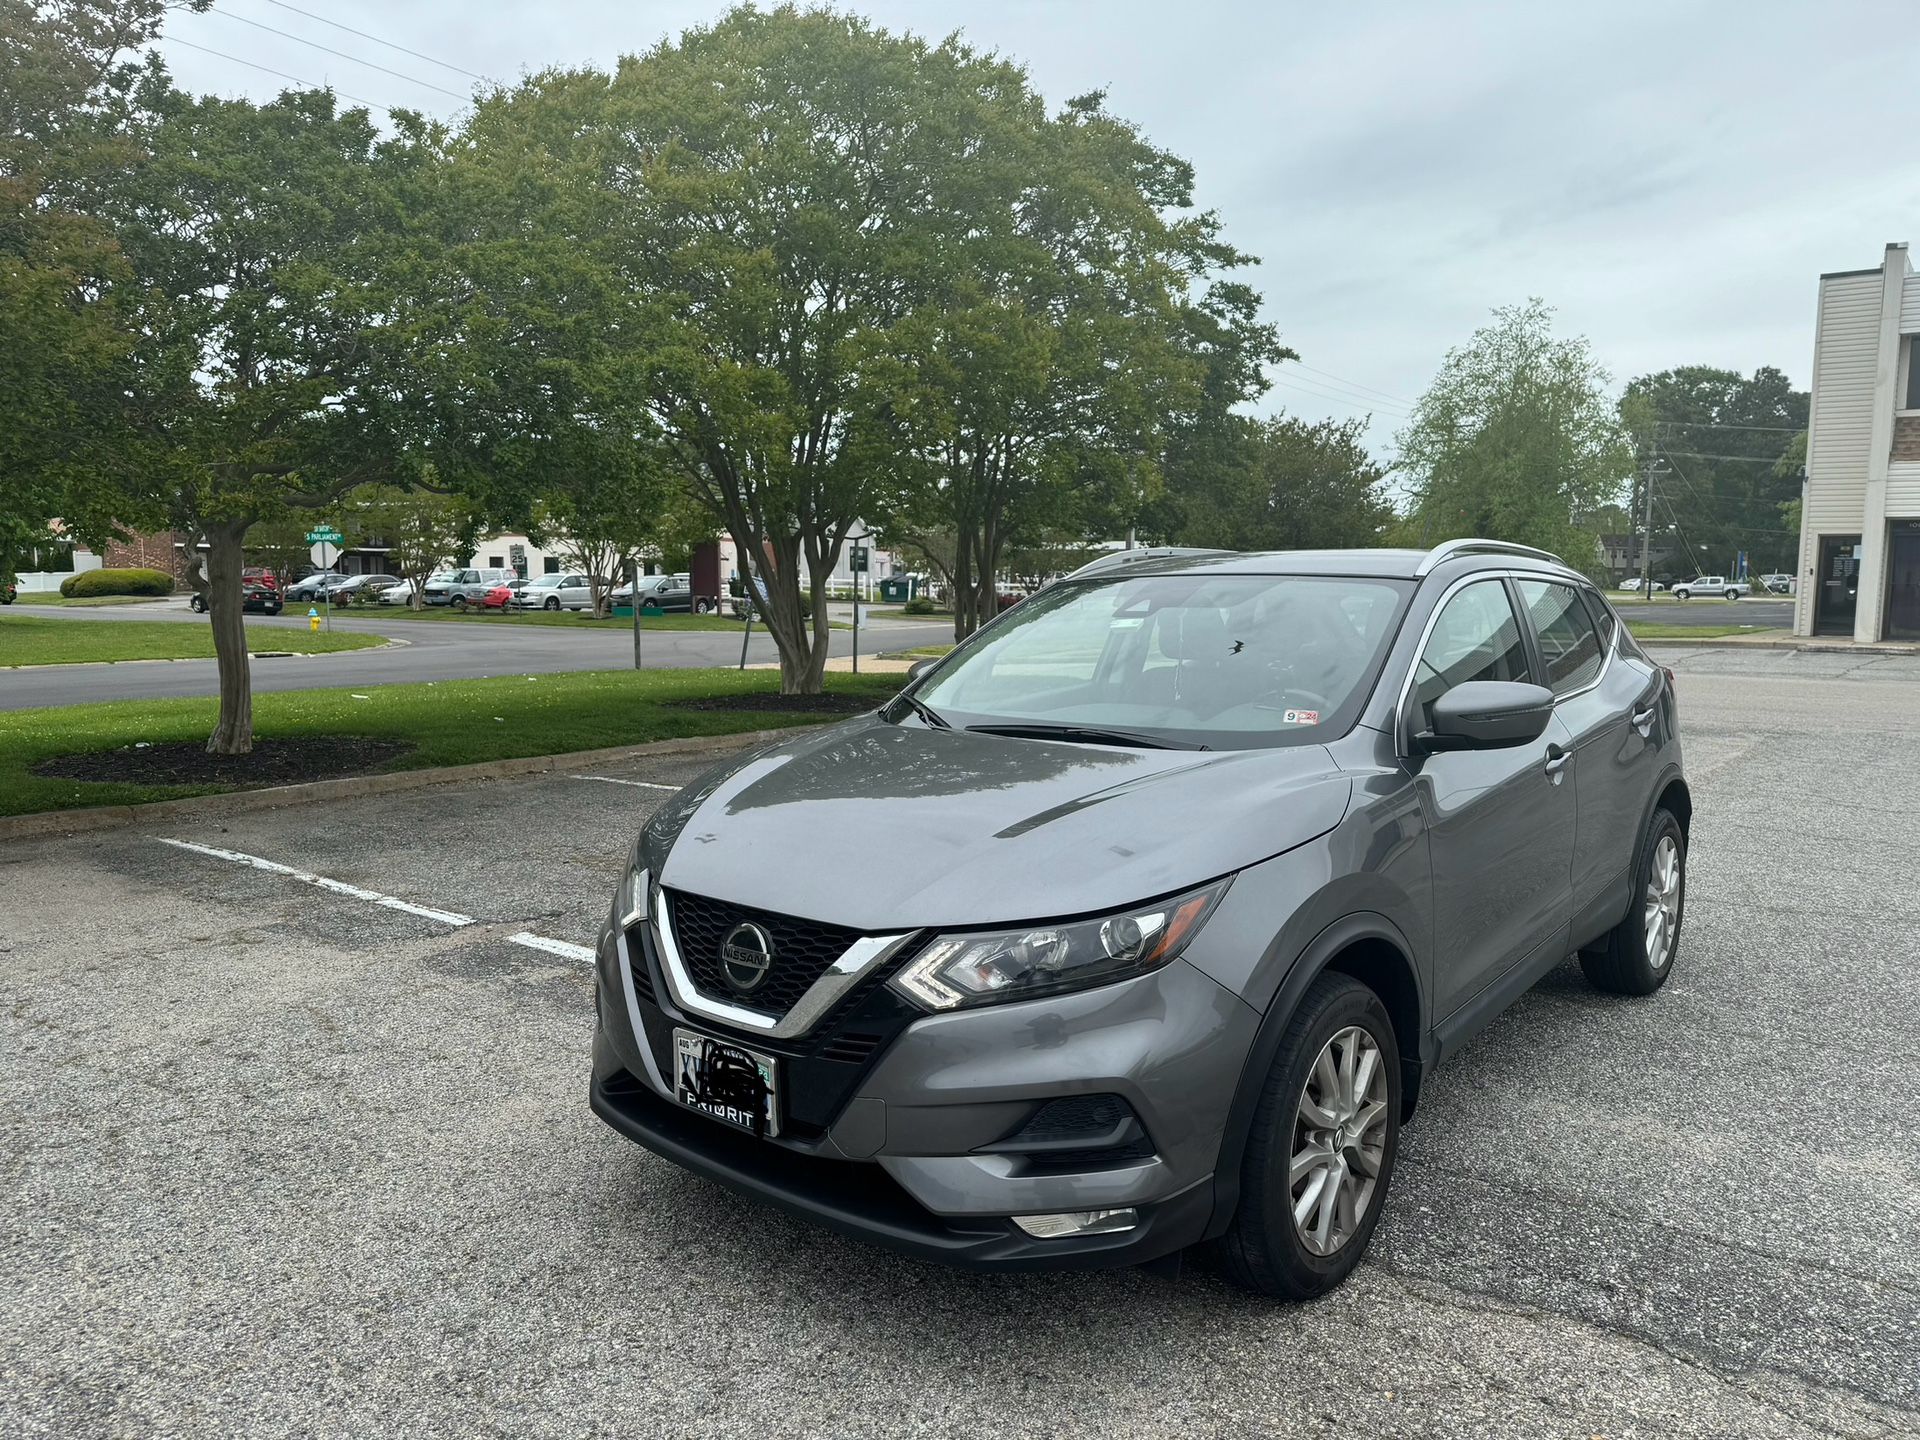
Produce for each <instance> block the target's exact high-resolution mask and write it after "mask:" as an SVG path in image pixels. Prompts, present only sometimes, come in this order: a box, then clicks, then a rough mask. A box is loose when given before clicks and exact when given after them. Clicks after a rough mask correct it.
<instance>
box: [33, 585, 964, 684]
mask: <svg viewBox="0 0 1920 1440" xmlns="http://www.w3.org/2000/svg"><path fill="white" fill-rule="evenodd" d="M28 613H32V614H34V615H36V616H41V615H53V616H59V617H60V618H61V619H63V620H71V621H73V622H74V623H76V624H108V625H110V624H113V623H115V622H116V621H121V620H172V621H178V622H180V623H183V624H189V623H190V624H195V625H205V624H206V623H207V621H206V618H205V617H204V616H200V615H195V614H194V613H193V612H192V611H191V610H189V609H188V608H187V606H186V602H185V601H167V602H163V603H159V604H154V605H116V606H110V607H101V608H98V609H77V608H76V609H70V610H61V609H59V608H57V607H53V606H48V607H44V608H42V609H38V610H34V611H31V612H28ZM247 624H248V625H249V626H264V627H266V628H267V629H275V628H288V627H291V628H294V629H299V628H301V627H302V626H304V625H305V624H306V620H305V619H304V618H302V617H300V616H294V615H280V616H265V615H249V616H248V617H247ZM333 625H334V628H335V629H337V630H353V631H362V632H365V633H369V634H376V635H386V636H389V637H392V638H394V639H397V640H399V641H401V642H402V643H401V644H399V645H397V646H394V647H392V648H382V649H373V650H348V651H343V652H341V653H339V654H334V655H286V656H276V657H272V658H257V659H255V660H254V662H253V688H254V689H255V691H270V690H317V689H322V688H326V687H328V686H339V685H404V684H410V683H413V682H415V681H421V680H474V679H481V678H484V677H486V676H489V675H552V674H559V673H561V672H564V671H572V670H608V669H626V668H627V667H629V666H631V665H632V664H633V635H632V632H630V631H627V630H623V629H609V628H605V627H601V626H582V627H581V628H580V629H577V630H575V629H570V628H569V627H567V626H566V625H543V624H533V623H528V624H520V623H516V621H515V620H514V619H511V618H501V619H484V620H483V619H475V620H442V621H420V620H408V619H404V618H402V617H400V616H397V615H393V614H382V613H380V610H379V608H378V607H371V608H368V609H362V610H355V611H352V612H351V613H340V614H336V615H335V616H334V619H333ZM642 625H643V632H644V633H643V635H642V637H641V646H642V651H643V654H644V657H645V661H646V665H647V667H648V668H649V669H663V670H677V669H688V668H698V667H703V666H725V665H737V664H739V662H740V641H741V633H740V628H739V627H735V628H733V629H729V630H723V631H713V630H659V629H655V630H645V629H644V621H643V622H642ZM828 639H829V649H830V651H831V653H832V654H834V655H836V656H839V655H851V654H852V653H853V639H854V637H853V632H852V631H850V630H835V631H832V632H831V633H830V635H829V637H828ZM952 639H953V622H952V621H951V620H946V621H934V622H931V623H927V622H918V621H905V620H898V619H885V620H867V619H864V618H863V619H862V622H861V626H860V653H861V654H862V655H873V654H877V653H879V652H880V651H883V650H906V649H911V648H913V647H914V646H916V645H935V644H941V643H947V642H951V641H952ZM779 658H780V657H779V652H778V651H777V650H776V649H775V648H774V644H773V641H772V640H771V639H769V638H768V636H767V634H766V631H765V630H764V629H762V628H761V627H760V626H758V625H756V626H755V627H754V629H753V634H752V635H751V636H750V637H748V641H747V663H748V664H750V665H753V664H765V663H771V662H773V661H777V660H778V659H779ZM322 660H324V661H327V662H333V661H338V662H340V663H338V664H334V663H327V664H316V663H314V662H315V661H322ZM219 690H220V686H219V672H218V670H217V668H216V666H215V664H214V662H213V661H211V660H167V661H136V662H124V661H123V662H121V663H120V664H117V665H41V666H34V667H31V668H27V669H19V670H4V671H0V710H26V709H32V708H35V707H38V706H42V705H82V704H86V703H88V702H91V701H96V700H155V699H161V698H163V697H171V696H186V695H217V694H218V693H219Z"/></svg>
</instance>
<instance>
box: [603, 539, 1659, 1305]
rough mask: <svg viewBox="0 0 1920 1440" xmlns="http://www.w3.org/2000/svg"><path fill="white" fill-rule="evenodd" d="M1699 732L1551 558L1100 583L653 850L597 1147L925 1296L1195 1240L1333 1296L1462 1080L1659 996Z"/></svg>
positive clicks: (812, 740)
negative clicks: (730, 1195)
mask: <svg viewBox="0 0 1920 1440" xmlns="http://www.w3.org/2000/svg"><path fill="white" fill-rule="evenodd" d="M1675 719H1676V717H1675V705H1674V696H1673V688H1672V676H1671V675H1670V674H1669V673H1668V672H1666V671H1665V670H1663V669H1662V668H1661V667H1660V666H1658V665H1656V664H1654V663H1653V662H1652V661H1651V660H1649V659H1648V658H1647V656H1646V655H1645V653H1643V652H1642V651H1641V649H1640V647H1639V646H1638V645H1637V644H1635V643H1634V641H1633V639H1632V637H1631V636H1629V635H1628V634H1627V632H1626V630H1625V627H1624V626H1623V625H1622V624H1621V623H1620V620H1619V618H1618V617H1617V616H1616V615H1615V613H1614V612H1613V610H1612V609H1611V608H1610V607H1609V606H1608V604H1607V602H1606V600H1605V598H1604V597H1603V596H1601V595H1600V594H1599V593H1598V592H1597V591H1596V590H1595V589H1594V588H1593V587H1592V586H1591V585H1589V584H1588V583H1587V581H1586V580H1585V579H1584V578H1583V577H1582V576H1580V575H1579V574H1577V573H1575V572H1574V571H1573V570H1571V569H1569V568H1568V567H1566V566H1565V565H1563V564H1561V563H1560V562H1559V561H1558V560H1557V559H1555V558H1554V557H1553V556H1550V555H1545V554H1543V553H1541V552H1538V551H1530V550H1524V549H1521V548H1519V547H1514V546H1506V545H1499V544H1495V543H1492V542H1488V541H1477V540H1464V541H1451V542H1449V543H1447V544H1445V545H1442V546H1440V547H1438V548H1437V549H1435V550H1432V551H1430V552H1416V551H1403V550H1366V551H1330V552H1320V553H1311V552H1302V553H1289V554H1273V555H1233V554H1222V553H1214V552H1205V553H1194V552H1172V551H1159V552H1142V551H1133V552H1126V553H1123V554H1121V555H1117V556H1111V557H1107V558H1105V559H1102V560H1100V561H1096V562H1095V563H1094V564H1093V565H1091V566H1089V567H1087V568H1086V569H1084V570H1082V571H1080V572H1078V573H1076V574H1075V575H1073V576H1071V577H1069V578H1068V579H1066V580H1064V581H1061V582H1059V583H1057V584H1055V585H1053V586H1051V587H1049V588H1047V589H1045V590H1043V591H1041V592H1040V593H1039V594H1037V595H1035V596H1033V597H1032V598H1031V599H1029V600H1028V601H1027V602H1026V603H1025V604H1023V605H1021V606H1019V607H1018V608H1017V609H1014V610H1012V611H1009V612H1008V613H1006V614H1005V615H1003V616H1001V617H1000V618H999V619H998V620H996V621H995V622H994V623H993V624H991V625H989V626H987V627H986V628H985V629H983V630H982V631H980V632H979V633H978V634H977V635H975V636H974V637H973V638H972V639H970V640H968V641H967V642H966V643H965V644H964V645H962V646H960V647H959V648H958V649H956V650H955V651H954V652H953V653H952V654H951V655H949V656H947V657H946V658H945V659H943V660H941V661H939V662H937V663H936V664H934V665H933V666H932V667H931V668H930V669H927V670H925V671H924V672H922V673H919V674H917V675H915V676H914V677H913V679H912V681H911V683H910V684H909V685H908V686H907V688H906V689H905V690H904V691H903V692H902V693H901V694H900V695H899V696H897V697H896V698H895V699H894V700H893V701H892V702H890V703H889V704H888V705H886V706H885V707H883V708H882V709H880V710H879V711H877V712H875V713H873V714H870V715H865V716H862V717H860V718H858V719H854V720H850V721H848V722H846V723H844V724H840V725H836V726H833V727H831V728H829V729H825V730H821V731H815V732H811V733H808V734H805V735H801V736H797V737H795V738H792V739H788V740H783V741H781V742H779V743H778V744H775V745H773V746H770V747H768V748H764V749H761V750H759V751H757V752H755V753H752V754H750V755H747V756H745V757H744V758H739V759H736V760H734V761H732V762H730V763H729V764H727V765H725V766H723V767H721V768H720V769H718V770H716V771H714V772H712V773H710V774H708V775H707V776H705V777H704V778H702V779H701V780H699V781H697V782H696V783H695V784H693V785H692V786H690V787H689V788H687V789H686V790H684V791H682V792H680V793H679V794H678V795H676V796H675V797H674V798H672V799H671V800H669V801H668V802H667V803H666V804H665V805H664V806H662V807H661V809H660V810H659V811H657V812H656V813H655V814H654V815H653V817H652V818H651V820H649V822H648V823H647V825H646V826H645V828H644V830H643V831H642V833H641V835H640V838H639V841H638V843H637V844H636V846H635V849H634V852H633V856H632V860H631V864H630V866H629V869H628V873H627V874H626V876H625V877H624V879H623V880H622V882H621V885H620V887H619V891H618V894H617V896H616V898H615V900H614V905H613V911H612V914H611V916H610V918H609V920H608V923H607V926H606V929H605V931H604V933H603V934H602V935H601V937H600V943H599V947H598V962H597V967H596V977H597V985H596V993H597V1007H598V1025H597V1028H596V1030H595V1036H594V1046H593V1076H592V1082H591V1100H592V1104H593V1108H594V1109H595V1110H596V1111H597V1112H598V1113H599V1114H600V1115H601V1117H602V1118H604V1119H605V1120H606V1121H607V1122H608V1123H609V1124H611V1125H612V1126H613V1127H614V1128H615V1129H617V1130H619V1131H620V1132H621V1133H623V1134H625V1135H627V1136H629V1137H631V1138H632V1139H634V1140H637V1141H639V1142H640V1143H641V1144H643V1145H645V1146H647V1147H649V1148H650V1149H652V1150H654V1151H657V1152H658V1153H659V1154H661V1155H664V1156H666V1157H668V1158H669V1159H672V1160H674V1161H677V1162H678V1163H679V1164H681V1165H684V1166H686V1167H687V1168H688V1169H691V1170H694V1171H697V1172H698V1173H700V1174H702V1175H706V1176H709V1177H711V1178H713V1179H715V1180H718V1181H720V1182H722V1183H724V1184H727V1185H730V1186H733V1187H735V1188H737V1189H739V1190H743V1191H745V1192H747V1193H748V1194H750V1195H755V1196H758V1197H760V1198H761V1199H763V1200H767V1201H770V1202H772V1203H774V1204H776V1205H780V1206H782V1207H784V1208H786V1209H788V1210H791V1211H794V1212H797V1213H799V1214H801V1215H805V1216H808V1217H810V1218H812V1219H814V1220H817V1221H820V1222H823V1223H825V1224H827V1225H830V1226H833V1227H834V1228H836V1229H839V1230H842V1231H846V1232H848V1233H851V1234H854V1235H858V1236H862V1237H865V1238H867V1239H870V1240H873V1241H876V1242H878V1243H880V1244H884V1245H890V1246H893V1247H895V1248H897V1249H900V1250H903V1251H905V1252H907V1253H909V1254H912V1255H916V1256H920V1257H924V1258H929V1259H936V1260H943V1261H948V1262H953V1263H958V1264H966V1265H974V1266H981V1267H987V1268H1004V1269H1021V1268H1040V1267H1072V1266H1105V1265H1126V1264H1134V1263H1138V1262H1141V1261H1146V1260H1153V1259H1157V1258H1160V1257H1163V1256H1168V1255H1171V1254H1174V1253H1175V1252H1178V1251H1182V1250H1184V1249H1185V1248H1186V1247H1188V1246H1192V1245H1196V1244H1199V1243H1201V1242H1208V1243H1209V1244H1210V1248H1211V1249H1212V1250H1213V1252H1214V1253H1215V1254H1216V1255H1217V1257H1218V1258H1219V1261H1220V1263H1222V1264H1223V1265H1224V1267H1225V1268H1226V1270H1227V1272H1228V1273H1229V1274H1230V1275H1231V1276H1232V1277H1233V1278H1235V1279H1236V1280H1238V1281H1239V1282H1241V1283H1242V1284H1244V1285H1247V1286H1249V1287H1250V1288H1252V1289H1255V1290H1258V1291H1261V1292H1264V1293H1267V1294H1272V1295H1281V1296H1289V1297H1296V1298H1304V1297H1309V1296H1314V1295H1318V1294H1321V1293H1323V1292H1324V1291H1326V1290H1328V1289H1329V1288H1331V1287H1332V1286H1334V1285H1336V1284H1338V1283H1339V1282H1340V1280H1341V1279H1343V1278H1344V1277H1345V1276H1346V1274H1347V1273H1348V1271H1350V1270H1351V1269H1352V1268H1353V1266H1354V1265H1355V1264H1356V1263H1357V1262H1358V1260H1359V1258H1360V1255H1361V1254H1362V1252H1364V1251H1365V1249H1366V1247H1367V1243H1368V1240H1369V1239H1370V1237H1371V1235H1372V1233H1373V1229H1374V1226H1375V1224H1376V1223H1377V1221H1378V1219H1379V1216H1380V1211H1381V1208H1382V1206H1383V1204H1384V1202H1385V1199H1386V1193H1387V1188H1388V1185H1389V1183H1390V1182H1391V1180H1392V1177H1393V1166H1394V1155H1395V1151H1396V1148H1397V1145H1398V1140H1399V1134H1400V1126H1401V1125H1402V1123H1403V1122H1405V1121H1406V1120H1407V1119H1408V1118H1409V1117H1410V1116H1411V1115H1412V1114H1413V1112H1414V1108H1415V1105H1416V1103H1417V1102H1418V1100H1419V1096H1420V1087H1421V1084H1422V1082H1423V1080H1424V1079H1425V1077H1426V1076H1427V1074H1428V1073H1429V1072H1431V1071H1432V1069H1433V1068H1434V1066H1436V1065H1438V1064H1440V1063H1441V1062H1442V1061H1444V1060H1446V1059H1447V1058H1448V1057H1449V1056H1451V1055H1453V1054H1454V1053H1455V1052H1456V1051H1458V1050H1459V1049H1460V1048H1461V1047H1462V1046H1463V1045H1465V1044H1466V1043H1467V1041H1468V1040H1470V1039H1471V1038H1472V1037H1473V1035H1474V1034H1475V1033H1476V1032H1477V1031H1479V1030H1480V1029H1481V1028H1482V1027H1484V1026H1485V1025H1486V1024H1487V1023H1488V1022H1489V1021H1491V1020H1492V1019H1493V1018H1494V1017H1495V1016H1496V1015H1498V1014H1499V1013H1500V1012H1501V1010H1503V1009H1504V1008H1505V1007H1506V1006H1508V1005H1510V1004H1511V1003H1512V1002H1513V1001H1514V1000H1515V999H1516V998H1517V997H1518V996H1519V995H1521V994H1522V993H1523V992H1525V991H1526V990H1527V988H1528V987H1529V986H1531V985H1533V984H1534V982H1535V981H1537V980H1538V979H1539V978H1540V977H1541V976H1542V975H1544V974H1545V973H1546V972H1547V971H1549V970H1551V969H1553V968H1554V967H1555V966H1556V965H1558V964H1559V963H1560V962H1561V960H1562V959H1563V958H1564V957H1565V956H1566V955H1567V954H1568V953H1569V952H1572V951H1578V952H1579V956H1580V963H1581V964H1582V966H1583V967H1584V968H1585V970H1586V973H1587V975H1588V976H1589V978H1590V979H1591V981H1592V982H1593V983H1594V984H1595V985H1597V986H1598V987H1599V988H1601V989H1603V990H1608V991H1613V992H1616V993H1622V994H1630V995H1645V994H1648V993H1650V992H1651V991H1653V990H1655V989H1657V988H1658V987H1659V986H1660V985H1661V984H1662V983H1663V982H1664V981H1665V979H1666V978H1667V975H1668V973H1669V971H1670V969H1671V966H1672V963H1673V958H1674V950H1675V946H1676V944H1677V942H1678V939H1679V933H1680V922H1681V916H1682V907H1683V905H1684V901H1685V873H1686V856H1687V831H1688V826H1689V823H1690V821H1691V817H1692V802H1691V800H1690V799H1689V796H1688V790H1687V784H1686V780H1685V778H1684V776H1683V774H1682V770H1681V762H1680V742H1679V738H1678V735H1677V732H1676V728H1675ZM845 836H856V837H858V840H859V845H858V849H857V852H856V853H857V858H856V859H855V860H853V861H851V862H848V863H840V862H833V863H820V862H821V857H820V854H819V849H818V847H819V846H820V845H821V844H822V842H823V841H825V840H827V839H828V838H829V837H845ZM1602 1014H1604V1012H1595V1015H1596V1018H1598V1017H1599V1016H1600V1015H1602Z"/></svg>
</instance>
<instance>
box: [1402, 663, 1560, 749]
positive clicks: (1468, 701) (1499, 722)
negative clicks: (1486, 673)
mask: <svg viewBox="0 0 1920 1440" xmlns="http://www.w3.org/2000/svg"><path fill="white" fill-rule="evenodd" d="M1552 718H1553V692H1552V691H1551V690H1549V689H1547V688H1546V687H1545V686H1544V685H1525V684H1521V683H1519V682H1517V681H1513V680H1469V681H1466V682H1465V683H1464V684H1460V685H1456V686H1454V687H1453V688H1452V689H1451V690H1449V691H1447V693H1446V694H1444V695H1442V696H1441V697H1440V698H1439V699H1438V700H1436V701H1434V702H1433V729H1431V730H1429V731H1423V732H1422V733H1420V734H1418V735H1415V736H1414V737H1413V748H1414V751H1415V753H1417V754H1432V753H1433V752H1435V751H1438V750H1504V749H1507V748H1509V747H1511V746H1514V745H1525V744H1528V743H1529V742H1531V741H1534V740H1538V739H1539V738H1540V735H1541V732H1543V731H1544V730H1545V729H1546V728H1547V722H1548V721H1549V720H1551V719H1552Z"/></svg>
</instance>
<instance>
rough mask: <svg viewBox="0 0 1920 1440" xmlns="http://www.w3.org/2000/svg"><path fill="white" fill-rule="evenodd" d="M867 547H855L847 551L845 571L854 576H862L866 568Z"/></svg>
mask: <svg viewBox="0 0 1920 1440" xmlns="http://www.w3.org/2000/svg"><path fill="white" fill-rule="evenodd" d="M867 553H868V552H867V547H866V546H864V545H855V546H852V547H851V548H849V549H848V551H847V569H848V570H850V571H852V572H853V573H854V574H856V575H860V574H864V573H865V572H866V568H867Z"/></svg>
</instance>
